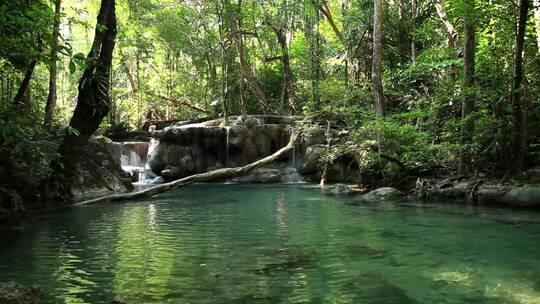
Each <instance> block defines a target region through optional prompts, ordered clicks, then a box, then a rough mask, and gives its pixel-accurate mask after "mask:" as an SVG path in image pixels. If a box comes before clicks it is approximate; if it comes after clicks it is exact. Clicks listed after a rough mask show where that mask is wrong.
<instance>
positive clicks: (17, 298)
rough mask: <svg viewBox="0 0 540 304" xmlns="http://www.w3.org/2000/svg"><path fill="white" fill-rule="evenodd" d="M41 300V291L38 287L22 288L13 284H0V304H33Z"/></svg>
mask: <svg viewBox="0 0 540 304" xmlns="http://www.w3.org/2000/svg"><path fill="white" fill-rule="evenodd" d="M41 298H43V290H42V289H41V287H39V286H31V287H28V286H24V285H21V284H17V283H14V282H8V283H0V303H2V304H34V303H38V302H39V300H40V299H41Z"/></svg>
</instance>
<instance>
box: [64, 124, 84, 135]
mask: <svg viewBox="0 0 540 304" xmlns="http://www.w3.org/2000/svg"><path fill="white" fill-rule="evenodd" d="M67 131H68V134H69V135H75V136H79V135H81V133H80V132H79V130H77V129H75V128H74V127H72V126H68V127H67Z"/></svg>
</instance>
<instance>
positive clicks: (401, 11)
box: [398, 0, 408, 65]
mask: <svg viewBox="0 0 540 304" xmlns="http://www.w3.org/2000/svg"><path fill="white" fill-rule="evenodd" d="M398 5H399V8H398V17H399V32H398V41H399V58H400V61H401V64H402V65H404V64H405V63H406V62H407V50H408V46H407V40H408V39H407V19H406V8H405V0H399V4H398Z"/></svg>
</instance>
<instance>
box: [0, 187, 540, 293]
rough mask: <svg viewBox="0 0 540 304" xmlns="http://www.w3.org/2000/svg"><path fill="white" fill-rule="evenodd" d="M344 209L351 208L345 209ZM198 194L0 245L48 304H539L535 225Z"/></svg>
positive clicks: (91, 211) (83, 216) (0, 258)
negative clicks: (39, 288)
mask: <svg viewBox="0 0 540 304" xmlns="http://www.w3.org/2000/svg"><path fill="white" fill-rule="evenodd" d="M345 199H346V198H345ZM346 203H347V202H346V201H344V200H343V199H342V198H340V197H335V196H322V195H320V193H318V192H317V191H316V190H314V189H307V188H295V187H280V186H277V187H264V186H260V185H257V186H242V185H209V184H205V185H194V186H192V187H186V188H184V189H181V190H178V191H175V192H170V193H166V194H164V195H160V196H158V197H157V198H153V199H149V200H142V201H137V202H131V203H126V204H113V205H95V206H88V207H84V208H73V209H72V210H68V211H66V212H62V213H58V214H54V215H52V216H50V217H46V218H43V219H40V220H39V221H36V222H35V223H33V224H30V225H29V226H28V227H27V228H26V230H24V231H19V232H17V233H16V234H15V236H10V235H0V244H2V250H0V271H1V273H2V280H3V279H6V280H16V281H19V282H21V283H26V284H34V283H37V284H40V285H42V286H43V287H44V289H45V293H46V294H47V297H46V298H45V299H44V301H43V303H110V302H111V300H112V299H122V300H123V301H126V302H128V303H167V302H168V303H537V302H535V299H538V298H540V281H539V280H538V278H539V277H540V268H539V267H538V252H539V251H540V234H539V233H538V224H537V223H540V215H539V214H536V213H526V212H525V213H523V212H517V213H514V211H508V210H505V211H501V210H498V209H465V208H461V207H456V206H442V205H431V204H430V205H429V206H430V207H429V208H424V206H423V205H422V206H421V207H422V208H411V206H400V205H399V204H391V203H385V204H362V205H359V206H347V205H346Z"/></svg>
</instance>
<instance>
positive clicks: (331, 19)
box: [314, 0, 345, 45]
mask: <svg viewBox="0 0 540 304" xmlns="http://www.w3.org/2000/svg"><path fill="white" fill-rule="evenodd" d="M314 3H315V6H316V7H317V9H318V10H319V11H320V12H321V13H322V14H323V15H324V16H325V17H326V20H328V23H329V24H330V27H331V28H332V31H334V34H336V37H337V38H338V39H339V41H340V42H341V43H342V44H343V45H345V40H344V39H343V34H342V33H341V31H340V30H339V29H338V27H337V25H336V22H335V21H334V17H332V12H331V11H330V7H328V2H326V1H325V0H323V1H322V3H320V4H319V3H317V2H314Z"/></svg>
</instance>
